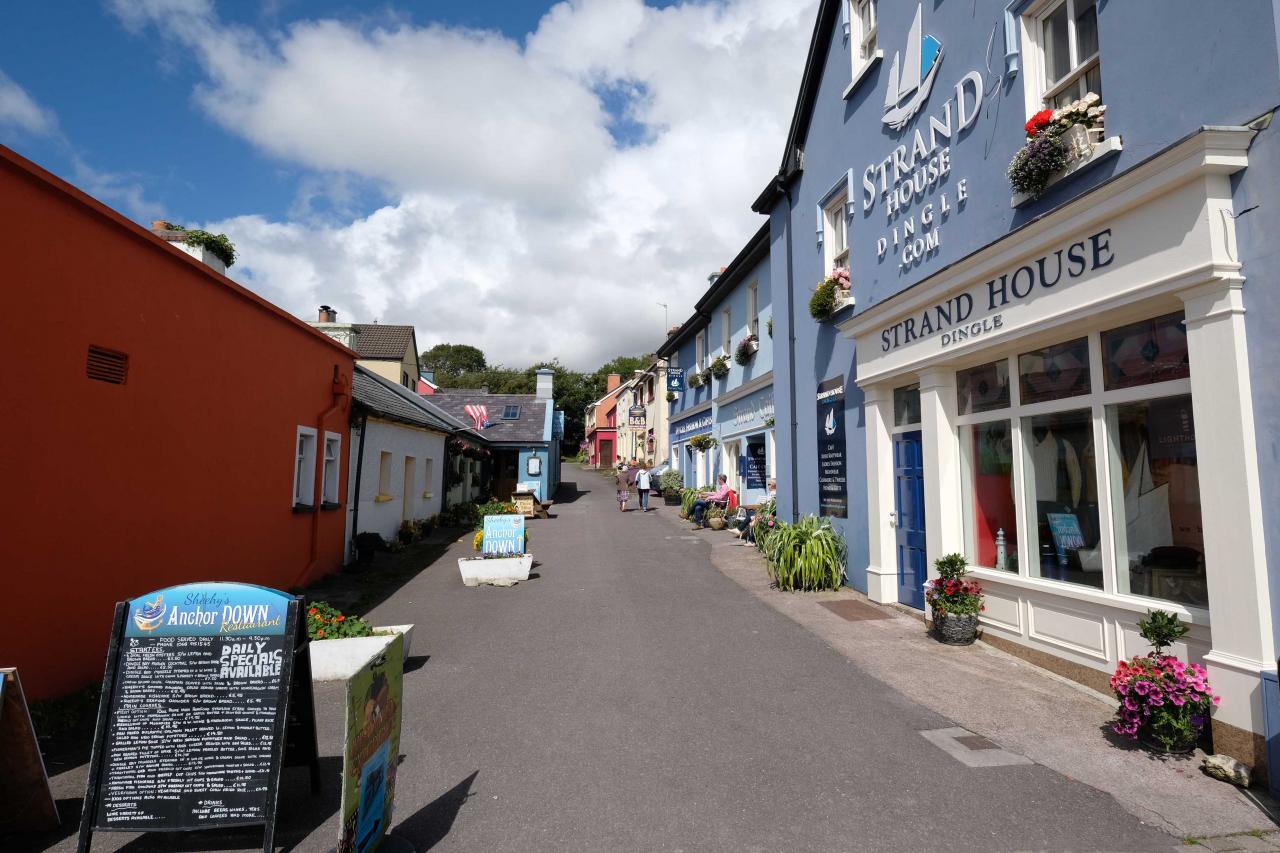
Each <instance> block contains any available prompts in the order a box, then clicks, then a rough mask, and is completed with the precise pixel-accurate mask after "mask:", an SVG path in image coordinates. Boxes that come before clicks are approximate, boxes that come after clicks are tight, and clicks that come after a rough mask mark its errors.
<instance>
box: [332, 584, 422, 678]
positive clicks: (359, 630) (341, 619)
mask: <svg viewBox="0 0 1280 853" xmlns="http://www.w3.org/2000/svg"><path fill="white" fill-rule="evenodd" d="M397 634H400V635H403V636H404V656H405V659H406V660H407V659H408V657H409V645H410V643H411V641H412V639H413V626H412V625H382V626H377V627H374V626H370V625H369V623H368V622H366V621H365V620H363V619H361V618H359V617H356V616H347V615H346V614H345V613H342V612H341V611H339V610H338V609H337V608H336V607H333V606H332V605H330V604H328V603H327V602H324V601H315V602H312V603H311V604H310V605H309V606H308V607H307V636H308V638H309V639H310V640H311V642H310V643H308V644H307V651H308V654H309V655H310V657H311V680H312V681H347V680H350V679H351V678H352V676H354V675H355V674H356V673H357V672H358V671H359V670H360V669H361V667H363V666H364V665H365V663H366V662H368V660H369V659H370V658H372V657H373V656H374V655H377V654H380V653H381V652H382V650H383V649H384V648H386V647H387V645H388V644H389V643H391V641H392V640H394V639H395V638H396V635H397Z"/></svg>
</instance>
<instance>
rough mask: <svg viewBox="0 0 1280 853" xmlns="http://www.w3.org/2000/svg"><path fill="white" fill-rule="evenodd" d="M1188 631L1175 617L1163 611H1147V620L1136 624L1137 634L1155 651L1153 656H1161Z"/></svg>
mask: <svg viewBox="0 0 1280 853" xmlns="http://www.w3.org/2000/svg"><path fill="white" fill-rule="evenodd" d="M1189 630H1191V629H1190V628H1188V627H1187V626H1186V625H1183V624H1182V621H1181V620H1180V619H1178V617H1177V616H1176V615H1174V614H1172V613H1166V612H1165V611H1163V610H1148V611H1147V618H1146V619H1143V620H1141V621H1140V622H1138V633H1139V634H1141V635H1142V639H1144V640H1146V641H1147V642H1148V643H1150V644H1151V648H1153V649H1155V651H1154V652H1153V654H1163V653H1164V650H1165V649H1166V648H1168V647H1169V646H1172V645H1173V644H1174V643H1176V642H1177V641H1178V640H1181V639H1182V637H1183V636H1184V635H1185V634H1186V633H1187V631H1189Z"/></svg>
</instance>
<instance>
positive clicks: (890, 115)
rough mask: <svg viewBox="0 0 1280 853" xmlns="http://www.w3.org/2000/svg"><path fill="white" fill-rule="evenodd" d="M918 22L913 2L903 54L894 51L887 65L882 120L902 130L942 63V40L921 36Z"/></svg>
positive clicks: (926, 95)
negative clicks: (911, 16)
mask: <svg viewBox="0 0 1280 853" xmlns="http://www.w3.org/2000/svg"><path fill="white" fill-rule="evenodd" d="M920 24H921V7H920V6H919V5H917V6H916V17H915V21H914V22H913V23H912V24H911V32H910V33H909V34H908V35H907V51H906V54H905V55H904V54H902V53H899V52H895V53H894V54H893V64H892V65H891V66H889V87H888V88H887V89H886V90H885V93H884V118H883V119H882V121H883V122H884V123H885V124H887V125H889V127H891V128H893V129H894V130H902V128H903V127H904V126H905V125H906V123H907V122H909V121H911V119H912V118H914V117H915V114H916V113H918V112H920V108H921V107H923V106H924V102H925V101H927V100H928V99H929V92H931V91H932V90H933V81H934V78H935V77H937V76H938V67H939V66H940V65H942V42H940V41H938V40H937V39H936V38H934V37H933V36H930V35H924V36H922V35H921V34H920V29H921V26H920Z"/></svg>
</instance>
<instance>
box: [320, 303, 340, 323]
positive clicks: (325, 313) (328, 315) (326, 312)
mask: <svg viewBox="0 0 1280 853" xmlns="http://www.w3.org/2000/svg"><path fill="white" fill-rule="evenodd" d="M320 322H321V323H336V322H338V312H337V311H335V310H334V309H333V308H331V307H329V306H328V305H321V306H320Z"/></svg>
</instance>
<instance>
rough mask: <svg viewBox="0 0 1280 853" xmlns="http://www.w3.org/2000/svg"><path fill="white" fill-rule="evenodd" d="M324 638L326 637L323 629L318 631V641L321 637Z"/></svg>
mask: <svg viewBox="0 0 1280 853" xmlns="http://www.w3.org/2000/svg"><path fill="white" fill-rule="evenodd" d="M323 636H324V629H323V628H321V629H320V630H319V631H316V639H319V638H320V637H323Z"/></svg>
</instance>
